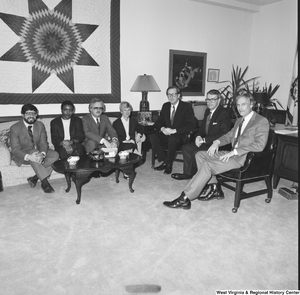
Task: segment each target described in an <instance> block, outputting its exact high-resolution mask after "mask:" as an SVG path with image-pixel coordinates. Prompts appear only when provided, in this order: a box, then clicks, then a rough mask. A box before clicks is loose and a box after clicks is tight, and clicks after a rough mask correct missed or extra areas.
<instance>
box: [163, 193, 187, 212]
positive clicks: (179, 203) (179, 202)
mask: <svg viewBox="0 0 300 295" xmlns="http://www.w3.org/2000/svg"><path fill="white" fill-rule="evenodd" d="M184 196H185V194H184V192H182V193H181V195H180V197H179V198H177V199H175V200H174V201H171V202H167V201H166V202H163V204H164V205H165V206H167V207H169V208H173V209H180V208H182V209H186V210H188V209H191V201H190V200H189V199H186V200H185V199H184Z"/></svg>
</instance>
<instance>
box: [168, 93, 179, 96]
mask: <svg viewBox="0 0 300 295" xmlns="http://www.w3.org/2000/svg"><path fill="white" fill-rule="evenodd" d="M176 95H178V93H168V94H167V96H168V97H176Z"/></svg>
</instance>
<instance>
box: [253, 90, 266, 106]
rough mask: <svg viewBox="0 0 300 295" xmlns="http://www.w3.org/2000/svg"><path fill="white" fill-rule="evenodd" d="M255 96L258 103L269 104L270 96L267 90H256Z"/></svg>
mask: <svg viewBox="0 0 300 295" xmlns="http://www.w3.org/2000/svg"><path fill="white" fill-rule="evenodd" d="M253 97H254V99H255V101H256V102H257V103H260V104H261V105H267V104H269V97H268V93H267V92H254V93H253Z"/></svg>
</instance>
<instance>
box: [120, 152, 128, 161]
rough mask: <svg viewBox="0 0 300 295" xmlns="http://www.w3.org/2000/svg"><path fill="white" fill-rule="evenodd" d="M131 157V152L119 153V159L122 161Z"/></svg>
mask: <svg viewBox="0 0 300 295" xmlns="http://www.w3.org/2000/svg"><path fill="white" fill-rule="evenodd" d="M128 155H129V152H128V151H121V152H119V157H120V159H126V158H127V157H128Z"/></svg>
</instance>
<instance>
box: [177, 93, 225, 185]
mask: <svg viewBox="0 0 300 295" xmlns="http://www.w3.org/2000/svg"><path fill="white" fill-rule="evenodd" d="M206 97H207V98H206V99H205V101H206V103H207V109H206V111H205V114H204V120H203V122H202V124H201V126H200V127H199V128H198V130H197V132H196V134H195V142H191V143H188V144H185V145H183V147H182V154H183V174H181V173H173V174H172V175H171V177H172V178H174V179H177V180H182V179H191V178H192V177H193V175H194V174H195V173H196V172H197V166H196V161H195V154H196V153H197V152H198V151H206V150H207V149H208V148H209V147H210V145H211V144H212V143H213V141H214V140H215V139H217V138H219V137H220V136H222V135H223V134H225V133H227V132H228V131H229V130H230V127H231V118H230V114H229V112H228V110H227V109H225V108H223V106H221V105H220V102H221V94H220V92H219V90H215V89H212V90H210V91H208V92H207V96H206ZM227 148H229V147H228V146H227Z"/></svg>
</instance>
